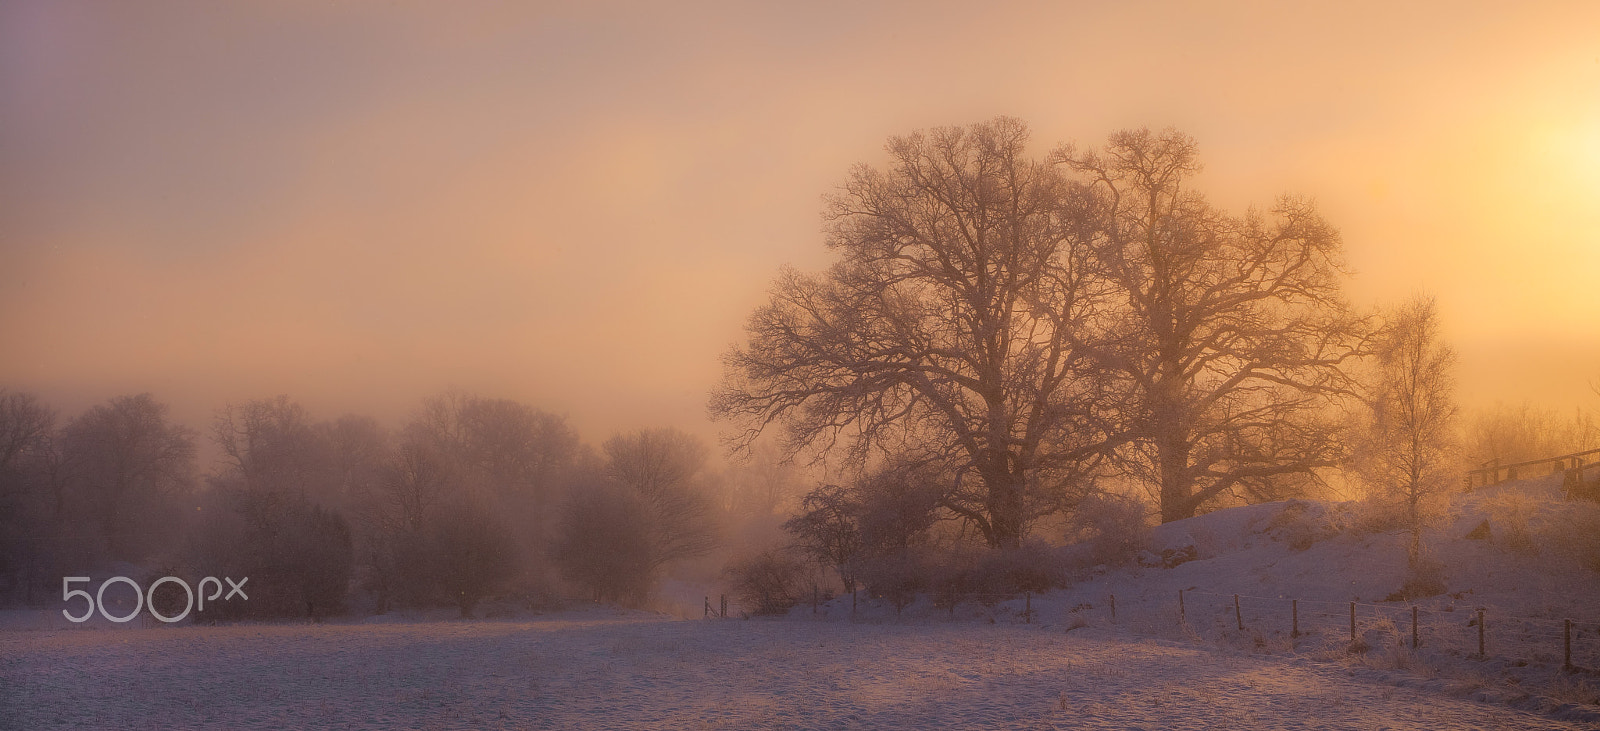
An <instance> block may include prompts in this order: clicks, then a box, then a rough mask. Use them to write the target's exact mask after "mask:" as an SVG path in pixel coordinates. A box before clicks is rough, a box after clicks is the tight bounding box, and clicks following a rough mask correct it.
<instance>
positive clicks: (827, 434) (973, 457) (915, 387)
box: [711, 118, 1107, 546]
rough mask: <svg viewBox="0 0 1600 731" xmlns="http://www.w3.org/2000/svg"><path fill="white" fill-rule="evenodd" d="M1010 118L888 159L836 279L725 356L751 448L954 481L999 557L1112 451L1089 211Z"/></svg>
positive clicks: (846, 200)
mask: <svg viewBox="0 0 1600 731" xmlns="http://www.w3.org/2000/svg"><path fill="white" fill-rule="evenodd" d="M1027 140H1028V131H1027V128H1026V127H1025V125H1023V124H1022V123H1021V122H1019V121H1017V120H1013V119H1007V118H1000V119H996V120H994V121H992V122H987V123H982V124H975V125H971V126H968V127H950V128H941V129H936V130H932V131H930V132H926V133H916V134H911V135H908V136H905V137H896V138H893V139H891V140H890V141H889V143H888V146H887V150H888V153H889V156H890V158H891V161H890V164H889V166H888V167H887V169H882V170H880V169H875V168H872V167H868V166H858V167H857V168H855V169H854V170H853V171H852V172H851V174H850V177H849V179H848V180H847V181H846V183H845V185H844V188H843V190H842V192H840V193H839V194H837V195H835V196H833V197H832V198H831V199H830V201H829V203H828V205H827V213H826V218H827V220H828V221H829V230H828V237H827V244H828V246H829V248H831V249H833V250H834V251H836V252H837V253H838V255H839V260H838V261H837V263H835V264H834V265H833V266H832V267H831V268H830V269H829V270H828V271H827V272H825V273H823V274H820V275H809V274H801V273H798V272H794V271H789V272H786V273H784V274H783V275H782V276H781V277H780V278H779V279H778V281H777V282H776V283H775V284H774V285H773V290H772V295H771V300H770V302H769V303H768V304H767V305H765V306H763V307H761V308H760V309H759V310H758V311H757V312H756V313H755V315H754V316H752V317H751V319H750V323H749V326H748V330H749V340H748V344H747V345H745V346H743V347H738V348H735V349H734V350H732V351H731V352H729V353H728V354H727V355H726V356H725V363H726V366H727V376H726V378H725V379H724V382H723V384H722V385H721V386H720V387H719V388H718V389H717V390H716V391H715V392H714V394H713V396H712V399H711V410H712V412H713V414H715V415H716V416H718V417H721V418H724V419H731V420H735V421H737V422H738V423H739V425H740V427H742V429H743V432H742V434H741V435H740V436H739V437H738V439H737V443H739V444H741V445H748V444H749V443H750V442H751V441H752V440H754V439H755V438H756V437H757V436H758V435H759V434H760V433H761V432H762V431H763V430H765V429H766V428H767V427H769V426H771V425H774V424H781V425H782V426H783V427H784V428H785V429H786V432H787V436H788V438H789V446H790V447H791V449H792V450H793V451H799V450H801V449H805V448H818V449H828V448H832V447H836V446H837V447H842V448H843V449H844V450H845V453H846V454H848V456H849V457H850V458H851V460H852V461H853V462H854V463H856V464H858V465H860V464H865V463H866V462H867V461H869V460H870V459H871V458H872V457H873V456H874V455H888V454H892V455H896V456H897V458H900V459H904V460H907V461H913V462H919V463H923V464H935V465H938V466H940V467H941V468H942V471H943V472H944V473H945V477H944V479H945V480H946V481H947V485H948V488H949V489H948V492H947V497H946V499H945V500H944V506H945V507H946V508H947V509H949V510H950V511H952V512H954V513H956V514H958V515H960V516H962V517H964V518H966V519H968V520H970V521H972V522H973V523H974V524H975V525H976V526H977V527H978V528H979V530H980V531H981V532H982V534H983V535H984V537H985V538H986V539H987V541H988V542H989V543H990V544H991V545H994V546H1011V545H1016V544H1017V542H1018V540H1019V539H1020V538H1021V536H1022V535H1023V533H1024V532H1025V530H1026V526H1027V523H1028V521H1029V520H1030V518H1031V517H1033V516H1035V515H1037V514H1040V513H1045V512H1050V511H1051V510H1054V509H1057V508H1059V507H1060V505H1061V503H1062V502H1063V495H1064V493H1065V492H1066V490H1065V489H1063V488H1064V487H1065V486H1067V485H1070V484H1072V482H1073V480H1071V479H1070V478H1071V475H1072V473H1074V471H1075V470H1076V469H1078V468H1080V467H1081V466H1082V465H1083V464H1084V463H1085V460H1086V458H1088V457H1090V456H1091V455H1093V454H1095V453H1097V452H1098V451H1099V450H1100V449H1101V447H1102V445H1103V444H1104V443H1105V442H1106V441H1107V433H1106V431H1105V427H1104V425H1102V424H1100V423H1099V422H1098V421H1097V418H1098V414H1097V413H1095V410H1094V408H1093V404H1094V403H1095V398H1096V396H1097V394H1098V392H1099V391H1100V389H1101V387H1102V384H1100V383H1099V382H1098V381H1097V380H1096V379H1095V378H1094V377H1093V376H1094V373H1093V372H1091V371H1088V370H1086V369H1085V366H1086V364H1087V359H1086V356H1087V351H1086V350H1085V349H1084V348H1083V347H1082V344H1083V340H1084V339H1086V338H1088V337H1089V336H1090V331H1091V330H1092V328H1093V327H1094V325H1095V318H1096V310H1097V307H1098V305H1099V304H1100V301H1101V299H1102V298H1103V296H1104V289H1105V288H1104V287H1103V286H1100V285H1101V284H1102V280H1100V279H1098V278H1096V277H1094V261H1093V259H1092V257H1091V256H1090V253H1091V252H1090V250H1089V247H1088V243H1089V242H1090V240H1091V235H1092V231H1091V229H1090V227H1089V226H1087V225H1086V223H1087V221H1088V218H1087V215H1086V214H1087V212H1086V211H1085V210H1083V207H1084V206H1085V205H1087V204H1088V202H1089V200H1088V199H1087V197H1086V196H1084V195H1082V192H1081V190H1079V188H1077V187H1074V186H1072V185H1071V184H1069V182H1068V181H1067V180H1066V179H1065V178H1064V177H1063V175H1062V171H1061V169H1060V167H1059V166H1058V165H1054V164H1051V163H1049V162H1043V161H1038V160H1034V159H1030V158H1028V157H1027V156H1026V151H1025V147H1026V143H1027Z"/></svg>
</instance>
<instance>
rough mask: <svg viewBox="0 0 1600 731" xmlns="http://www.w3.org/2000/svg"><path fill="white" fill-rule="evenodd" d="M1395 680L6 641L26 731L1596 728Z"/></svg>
mask: <svg viewBox="0 0 1600 731" xmlns="http://www.w3.org/2000/svg"><path fill="white" fill-rule="evenodd" d="M1447 690H1448V689H1446V688H1442V687H1438V686H1430V685H1427V684H1424V683H1417V682H1412V681H1410V680H1408V679H1407V678H1406V677H1405V676H1402V675H1397V674H1394V673H1385V672H1379V671H1375V670H1367V669H1357V668H1346V667H1341V666H1339V665H1335V664H1328V663H1317V662H1311V661H1307V660H1304V659H1297V658H1289V657H1277V656H1259V655H1249V654H1244V653H1239V652H1228V651H1217V650H1215V649H1211V648H1208V647H1207V646H1204V645H1200V644H1195V643H1188V642H1181V641H1170V640H1158V639H1134V638H1128V637H1118V636H1114V635H1112V634H1109V633H1107V632H1104V631H1101V630H1097V629H1093V628H1087V629H1080V630H1075V631H1071V632H1069V631H1067V630H1066V628H1065V627H1063V626H1062V625H1059V624H1053V623H1038V624H1027V625H1019V624H994V625H989V624H987V623H984V624H974V623H967V622H957V623H903V624H875V623H849V622H810V621H794V620H787V621H761V620H756V621H738V620H724V621H715V620H713V621H681V620H668V619H664V618H662V617H660V616H651V615H644V614H640V613H622V612H612V611H602V610H595V611H589V612H579V613H569V614H562V615H556V616H552V617H549V618H536V619H532V620H529V621H474V622H417V623H411V622H406V623H376V624H325V625H313V626H307V625H239V626H231V627H198V626H191V627H173V628H152V629H131V630H126V631H114V632H106V631H95V630H77V631H59V630H46V631H37V630H36V631H8V632H0V693H3V694H4V695H3V708H4V712H3V713H0V719H3V720H0V724H5V725H6V726H7V727H9V728H19V729H49V728H119V729H120V728H133V729H137V728H192V727H209V728H275V729H276V728H332V729H371V728H489V729H493V728H508V729H509V728H608V729H613V728H616V729H630V728H638V729H647V728H648V729H655V728H689V729H701V728H736V729H750V728H817V729H833V728H906V729H918V728H1090V729H1096V728H1117V729H1125V728H1171V729H1215V728H1241V729H1244V728H1327V729H1343V728H1349V729H1371V728H1391V729H1407V728H1417V729H1422V728H1428V729H1438V728H1455V729H1479V728H1481V729H1501V728H1525V729H1568V728H1583V727H1584V725H1583V724H1582V723H1581V722H1575V721H1563V720H1559V719H1556V718H1552V717H1550V716H1546V715H1536V714H1532V713H1528V712H1525V711H1522V710H1518V709H1515V708H1511V707H1507V706H1505V705H1499V704H1491V703H1482V702H1477V701H1474V700H1471V699H1470V698H1467V697H1463V696H1461V695H1459V694H1453V693H1450V692H1446V691H1447Z"/></svg>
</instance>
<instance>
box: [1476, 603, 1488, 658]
mask: <svg viewBox="0 0 1600 731" xmlns="http://www.w3.org/2000/svg"><path fill="white" fill-rule="evenodd" d="M1488 656H1489V653H1487V652H1485V651H1484V648H1483V609H1482V608H1479V609H1478V657H1488Z"/></svg>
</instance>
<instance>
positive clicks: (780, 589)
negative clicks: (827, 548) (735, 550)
mask: <svg viewBox="0 0 1600 731" xmlns="http://www.w3.org/2000/svg"><path fill="white" fill-rule="evenodd" d="M805 574H806V569H805V567H804V566H803V565H802V564H801V563H800V562H798V561H795V560H794V559H793V558H790V557H789V556H787V555H785V554H784V553H783V552H782V551H764V552H762V553H759V554H756V555H755V556H751V557H750V558H748V559H745V560H742V561H737V562H735V563H733V564H732V565H730V566H729V567H728V578H729V579H730V580H731V581H732V584H733V595H734V596H735V597H737V598H738V599H739V603H740V604H741V605H743V606H744V607H745V609H746V610H748V611H749V612H750V613H751V614H783V613H784V612H787V611H789V609H790V608H792V607H793V606H794V605H796V604H798V603H800V593H801V591H800V590H801V584H802V582H803V581H804V579H805Z"/></svg>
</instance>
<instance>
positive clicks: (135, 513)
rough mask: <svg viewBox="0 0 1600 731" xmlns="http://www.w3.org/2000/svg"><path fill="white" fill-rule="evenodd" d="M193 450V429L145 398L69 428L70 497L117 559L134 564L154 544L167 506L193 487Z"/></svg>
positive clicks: (110, 406)
mask: <svg viewBox="0 0 1600 731" xmlns="http://www.w3.org/2000/svg"><path fill="white" fill-rule="evenodd" d="M194 449H195V448H194V440H193V438H192V437H191V436H190V432H189V430H188V429H186V428H184V427H182V426H180V425H177V424H173V423H171V422H170V421H168V419H167V407H166V405H165V404H162V403H159V402H157V401H156V400H155V398H154V397H153V396H151V395H150V394H148V393H142V394H139V395H137V396H121V397H118V398H114V399H112V400H111V401H110V402H109V403H106V404H103V405H100V406H95V407H93V408H91V409H89V410H88V411H86V412H84V413H83V414H81V415H79V416H78V417H77V418H75V419H73V420H72V421H71V422H69V423H68V424H67V426H66V428H65V429H64V430H63V432H62V453H63V459H64V460H65V463H66V466H67V469H68V472H69V474H70V478H69V484H70V489H71V492H72V494H73V496H74V498H75V502H77V503H78V505H79V509H81V510H83V511H85V512H86V513H87V514H88V515H89V516H91V520H92V521H93V522H94V524H95V526H96V527H97V528H98V529H99V530H100V533H101V535H102V536H103V537H104V539H105V541H106V546H107V548H108V549H109V550H110V551H111V553H112V555H114V556H118V557H121V558H124V559H125V560H126V559H132V558H134V557H135V556H136V554H137V553H138V552H139V551H140V550H141V549H142V548H144V547H145V546H148V545H150V544H152V543H153V542H154V541H155V538H154V536H153V532H154V531H155V530H157V528H158V527H159V526H160V525H161V521H162V519H163V517H164V516H163V512H164V509H165V508H166V507H168V505H167V504H168V503H169V502H170V500H171V499H172V498H174V497H176V496H177V495H179V494H182V493H186V492H188V490H189V489H190V488H191V487H192V484H193V478H194Z"/></svg>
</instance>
